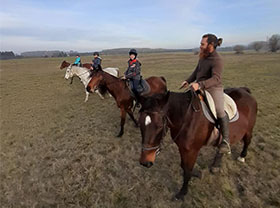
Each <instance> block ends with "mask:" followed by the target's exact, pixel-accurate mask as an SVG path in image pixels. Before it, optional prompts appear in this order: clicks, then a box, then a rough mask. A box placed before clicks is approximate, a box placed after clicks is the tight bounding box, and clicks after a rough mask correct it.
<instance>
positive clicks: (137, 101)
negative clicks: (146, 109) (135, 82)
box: [134, 90, 140, 108]
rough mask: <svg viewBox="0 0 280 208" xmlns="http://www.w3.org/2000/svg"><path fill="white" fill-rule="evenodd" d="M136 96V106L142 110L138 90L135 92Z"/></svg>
mask: <svg viewBox="0 0 280 208" xmlns="http://www.w3.org/2000/svg"><path fill="white" fill-rule="evenodd" d="M134 95H135V106H136V107H137V108H140V103H139V95H138V92H137V91H136V90H135V91H134Z"/></svg>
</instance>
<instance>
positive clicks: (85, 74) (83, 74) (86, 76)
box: [64, 65, 119, 102]
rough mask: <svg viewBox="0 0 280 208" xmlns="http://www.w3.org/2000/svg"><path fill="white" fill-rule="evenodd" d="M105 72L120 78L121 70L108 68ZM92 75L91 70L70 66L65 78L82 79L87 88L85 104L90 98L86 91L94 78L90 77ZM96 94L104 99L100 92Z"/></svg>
mask: <svg viewBox="0 0 280 208" xmlns="http://www.w3.org/2000/svg"><path fill="white" fill-rule="evenodd" d="M103 71H105V72H106V73H108V74H111V75H113V76H115V77H118V76H119V69H118V68H112V67H108V68H105V69H103ZM90 74H91V70H90V69H87V68H84V67H78V66H72V65H70V66H68V67H67V69H66V73H65V76H64V78H65V79H69V78H72V77H73V76H77V77H79V78H80V80H81V82H82V83H83V84H84V86H85V92H86V98H85V102H87V101H88V96H89V92H88V91H87V90H86V87H87V85H88V83H89V81H90V80H91V78H92V77H90ZM95 92H96V93H97V94H98V95H99V96H100V97H101V99H104V97H103V95H102V94H101V93H100V92H99V91H98V90H96V91H95Z"/></svg>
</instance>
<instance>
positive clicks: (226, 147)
mask: <svg viewBox="0 0 280 208" xmlns="http://www.w3.org/2000/svg"><path fill="white" fill-rule="evenodd" d="M219 153H222V154H231V148H230V144H229V142H227V141H226V140H224V139H223V141H222V143H221V144H220V147H219Z"/></svg>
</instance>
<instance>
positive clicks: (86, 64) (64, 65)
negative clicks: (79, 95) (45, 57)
mask: <svg viewBox="0 0 280 208" xmlns="http://www.w3.org/2000/svg"><path fill="white" fill-rule="evenodd" d="M70 65H71V64H70V63H68V62H67V61H65V60H64V61H63V62H62V63H61V65H60V69H64V68H66V67H68V66H70ZM82 67H84V68H87V69H92V64H90V63H85V64H82ZM73 79H74V77H71V82H70V84H72V83H73Z"/></svg>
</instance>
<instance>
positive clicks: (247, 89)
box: [240, 87, 251, 94]
mask: <svg viewBox="0 0 280 208" xmlns="http://www.w3.org/2000/svg"><path fill="white" fill-rule="evenodd" d="M240 88H241V89H243V90H245V91H246V92H248V93H249V94H251V90H250V89H249V88H248V87H240Z"/></svg>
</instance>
